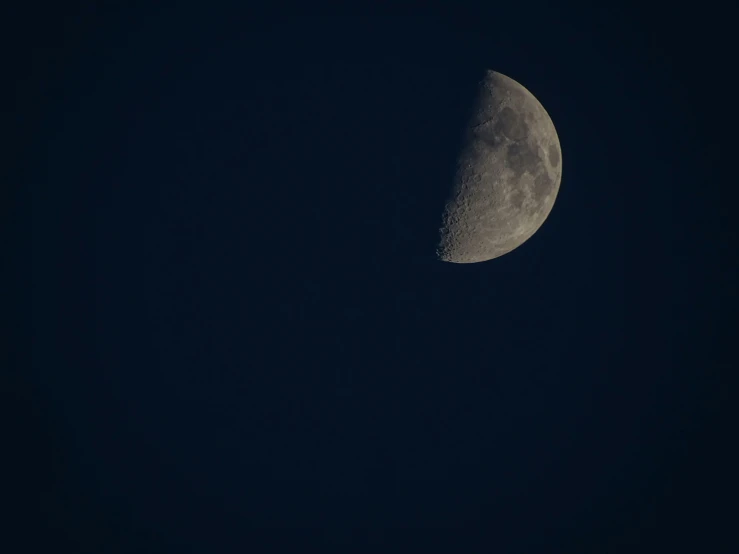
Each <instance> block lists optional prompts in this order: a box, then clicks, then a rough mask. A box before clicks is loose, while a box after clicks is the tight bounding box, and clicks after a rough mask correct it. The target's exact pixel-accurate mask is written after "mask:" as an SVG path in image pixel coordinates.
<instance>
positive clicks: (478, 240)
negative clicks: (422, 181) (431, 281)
mask: <svg viewBox="0 0 739 554" xmlns="http://www.w3.org/2000/svg"><path fill="white" fill-rule="evenodd" d="M561 178H562V152H561V149H560V145H559V137H558V136H557V132H556V131H555V129H554V124H553V123H552V120H551V118H550V117H549V114H548V113H547V112H546V110H545V109H544V107H543V106H542V105H541V104H540V103H539V101H538V100H537V99H536V98H534V95H533V94H531V93H530V92H529V91H528V90H526V89H525V88H524V87H523V86H522V85H521V84H519V83H518V82H516V81H514V80H513V79H511V78H510V77H506V76H505V75H502V74H500V73H497V72H495V71H487V72H486V74H485V77H484V78H483V80H482V81H481V83H480V92H479V94H478V98H477V102H476V105H475V108H474V112H473V115H472V117H471V119H470V121H469V124H468V127H467V131H466V134H465V146H464V148H463V149H462V152H461V154H460V156H459V158H458V161H457V172H456V176H455V182H454V188H453V192H452V195H451V197H450V199H449V201H448V202H447V204H446V206H445V208H444V215H443V220H442V227H441V229H440V235H441V239H440V241H439V246H438V248H437V256H438V258H439V259H440V260H442V261H445V262H453V263H475V262H484V261H487V260H492V259H493V258H497V257H499V256H502V255H503V254H506V253H508V252H510V251H511V250H514V249H515V248H518V247H519V246H521V245H522V244H523V243H524V242H526V241H527V240H528V239H529V238H531V236H532V235H533V234H534V233H535V232H536V231H537V230H538V229H539V227H541V225H542V223H544V220H545V219H546V218H547V216H548V215H549V213H550V212H551V210H552V206H553V205H554V200H555V199H556V197H557V193H558V191H559V184H560V181H561Z"/></svg>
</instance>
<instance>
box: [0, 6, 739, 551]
mask: <svg viewBox="0 0 739 554" xmlns="http://www.w3.org/2000/svg"><path fill="white" fill-rule="evenodd" d="M45 13H46V16H45V17H43V18H41V17H40V16H39V17H37V18H36V17H27V18H25V19H19V20H18V21H19V23H18V25H19V28H23V27H21V25H27V27H28V30H27V32H26V33H25V38H23V37H19V38H18V43H17V44H18V45H20V47H21V48H20V49H21V50H22V51H23V52H28V54H29V55H28V58H27V59H25V58H19V59H18V61H17V62H16V64H15V65H14V66H12V67H11V69H10V71H13V72H15V73H13V75H14V76H15V83H16V86H15V88H14V89H13V90H14V91H15V94H16V95H17V96H16V104H15V106H16V110H15V114H16V115H17V117H15V118H14V119H13V120H12V122H14V123H17V124H18V125H17V130H18V131H19V134H18V136H17V138H16V141H15V150H14V151H13V152H14V153H15V152H17V154H18V155H17V156H16V159H17V160H18V161H19V162H20V163H19V164H18V171H17V173H14V174H13V175H17V176H19V177H20V178H21V180H20V181H19V182H23V183H25V184H30V185H32V186H31V187H30V191H31V195H30V204H29V206H30V208H31V215H32V237H31V244H30V246H31V249H30V251H31V262H32V265H31V283H32V295H31V300H32V307H33V309H32V311H31V319H30V322H31V329H32V332H33V343H32V362H33V363H32V367H31V369H30V371H29V372H28V373H22V374H18V376H17V377H18V378H17V379H16V380H15V381H14V385H13V386H14V389H13V390H17V391H18V394H17V395H16V399H17V400H18V402H17V403H16V404H17V406H18V413H19V414H21V415H20V417H19V418H18V421H20V422H21V423H20V425H19V426H18V427H17V428H18V429H19V430H20V431H19V433H18V436H19V437H21V438H22V439H23V444H25V447H24V448H25V450H22V451H23V452H28V453H29V454H31V456H29V460H32V462H30V463H24V464H23V465H22V466H19V467H20V469H19V471H18V480H19V482H21V483H24V482H28V483H29V485H28V488H27V491H29V492H28V493H27V494H26V495H25V497H26V503H25V504H24V506H25V505H28V508H29V510H26V511H23V510H20V511H19V513H22V514H24V516H25V514H26V512H27V513H28V515H29V517H28V518H24V519H26V521H27V522H29V523H30V526H29V529H30V531H29V535H28V536H29V537H31V538H32V539H33V540H40V541H42V542H43V543H44V544H45V545H46V547H47V548H48V549H51V550H50V551H58V552H67V551H69V552H80V553H82V552H91V553H92V552H94V553H107V552H115V553H118V552H120V553H128V552H178V553H180V552H307V551H308V552H309V551H316V552H327V551H334V550H335V551H337V552H338V551H341V552H349V553H351V552H379V551H382V552H386V551H387V552H396V551H397V552H407V551H418V552H504V553H509V552H510V553H517V552H527V553H531V552H568V553H573V552H583V553H591V552H619V553H620V552H635V551H638V552H641V551H645V552H661V551H668V550H669V551H676V550H679V549H680V548H685V549H686V551H692V552H696V551H710V552H720V551H722V548H724V547H726V544H727V543H726V542H725V538H724V537H725V534H724V533H722V532H721V531H722V530H723V529H724V526H725V525H726V523H727V521H728V519H727V518H726V516H723V515H722V514H723V513H724V512H723V508H722V506H723V502H724V501H726V500H727V498H726V497H725V496H724V495H723V493H722V492H721V491H722V489H723V488H724V487H723V485H722V482H723V481H722V479H723V475H724V474H725V472H724V471H723V470H724V469H727V468H728V465H725V464H726V462H725V461H723V460H725V458H724V456H723V452H728V448H727V447H726V446H725V443H724V442H723V441H724V440H725V439H724V435H723V433H724V431H725V430H726V428H727V426H726V425H725V423H724V422H725V421H726V418H727V414H726V408H727V406H726V399H727V392H726V390H727V383H726V380H727V379H728V375H727V373H728V371H727V368H728V367H729V362H728V358H727V356H728V354H729V351H728V350H727V345H728V342H727V339H728V338H729V337H730V336H731V331H732V330H733V328H732V324H731V322H730V316H731V315H732V312H733V308H732V307H731V303H730V300H735V296H730V295H731V294H732V293H733V291H734V287H735V285H734V278H735V275H736V263H735V261H734V258H733V250H732V248H733V245H732V240H733V236H732V235H731V232H730V230H729V227H728V220H729V217H728V216H729V213H728V206H729V200H730V194H729V192H730V191H729V188H728V182H729V181H731V178H730V174H729V173H728V172H727V171H726V170H725V169H724V168H723V167H722V165H721V164H722V162H721V159H722V156H721V155H720V154H719V152H720V151H721V149H722V148H724V138H723V135H722V128H724V127H725V126H726V121H725V119H723V118H724V115H721V114H719V115H713V116H711V117H708V114H709V113H712V112H710V111H708V110H711V109H713V108H714V107H715V105H716V104H720V103H724V102H725V100H722V99H721V97H722V95H723V94H724V93H721V92H720V91H721V87H720V86H719V85H720V81H721V79H720V75H721V73H720V71H721V70H722V67H723V66H722V64H723V63H724V61H723V60H724V59H725V58H722V55H723V56H724V57H725V53H724V52H723V51H722V49H721V46H722V42H721V41H722V40H724V38H723V37H724V35H722V33H721V31H720V29H719V28H718V27H717V25H718V24H719V19H720V18H716V19H715V20H709V19H707V18H703V19H701V18H700V17H697V16H694V15H693V16H690V15H688V14H685V15H682V14H678V13H675V12H672V13H670V14H664V13H649V12H647V11H644V9H642V8H641V7H633V8H631V7H622V6H621V5H619V6H618V7H613V8H607V9H606V8H601V9H595V8H593V9H589V10H588V9H584V8H577V9H575V8H572V9H570V8H566V7H561V6H560V7H558V8H556V9H555V8H551V7H550V8H540V7H537V6H533V5H532V6H527V7H525V8H519V9H515V10H514V9H511V8H505V9H503V8H498V7H490V8H489V9H487V10H480V9H477V10H474V9H472V10H461V9H460V10H459V12H457V13H447V14H441V13H439V14H438V15H436V16H435V17H431V16H428V17H394V18H381V17H371V18H366V17H364V18H361V17H348V16H343V17H317V16H313V17H309V18H285V17H282V18H278V17H255V16H253V15H252V14H250V13H247V11H246V10H239V9H233V8H232V9H228V10H220V9H216V8H214V7H212V6H208V7H205V6H201V7H200V8H199V9H189V8H185V7H180V8H178V9H164V8H158V9H157V10H154V9H152V10H151V11H150V12H146V11H144V10H141V11H137V10H134V9H118V10H113V9H107V10H106V9H103V8H97V9H95V10H82V11H78V12H75V11H74V10H67V11H65V9H64V8H60V7H56V8H55V9H54V10H52V11H48V12H45ZM701 37H703V38H701ZM698 67H700V68H701V71H699V70H698V69H697V68H698ZM486 69H494V70H496V71H500V72H501V73H504V74H506V75H508V76H510V77H512V78H514V79H516V80H517V81H519V82H521V83H522V84H523V85H524V86H526V87H527V88H528V89H529V90H531V91H532V92H533V94H534V95H535V96H536V97H537V98H538V99H539V100H540V101H541V103H542V104H543V105H544V107H545V108H546V109H547V111H548V112H549V114H550V115H551V117H552V120H553V121H554V124H555V127H556V128H557V131H558V134H559V137H560V142H561V145H562V154H563V179H562V185H561V190H560V194H559V196H558V199H557V201H556V203H555V206H554V209H553V211H552V213H551V215H550V216H549V218H548V219H547V221H546V222H545V224H544V225H543V227H542V228H541V229H540V230H539V231H538V232H537V233H536V234H535V235H534V237H533V238H532V239H530V240H529V241H528V242H527V243H525V244H524V245H523V246H522V247H520V248H519V249H517V250H515V251H513V252H512V253H510V254H508V255H505V256H503V257H501V258H499V259H496V260H493V261H491V262H487V263H483V264H472V265H453V264H442V263H440V262H436V261H435V260H434V259H433V250H434V246H435V243H434V241H435V239H436V231H437V228H438V225H439V218H440V215H441V206H442V205H443V201H444V199H445V195H446V194H448V192H449V187H450V183H451V179H452V177H453V171H454V161H455V157H456V155H457V152H458V151H459V148H460V145H461V144H460V140H461V132H462V130H463V128H464V125H465V123H466V118H467V116H468V115H469V110H470V108H471V103H472V101H473V99H474V94H475V87H476V83H477V81H478V80H479V79H480V77H481V76H482V73H483V72H484V71H485V70H486ZM723 70H724V71H725V70H726V68H725V67H723ZM712 75H713V76H714V77H713V79H714V80H713V83H714V84H713V85H710V84H709V83H711V82H712V77H711V76H712ZM708 86H711V87H712V88H715V89H716V90H717V91H718V92H714V93H710V94H709V93H708V92H707V90H706V88H707V87H708ZM713 113H715V112H713ZM726 117H728V114H727V115H726ZM722 183H727V186H724V185H723V184H722ZM18 198H21V196H19V197H18ZM717 293H719V294H717ZM16 404H14V406H15V405H16ZM722 464H724V465H722ZM36 489H39V490H38V491H37V490H36ZM30 491H32V492H30ZM29 497H30V498H32V501H30V502H29V501H28V498H29ZM30 544H31V543H29V545H30ZM28 551H29V552H30V551H32V550H31V549H30V546H29V550H28Z"/></svg>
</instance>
